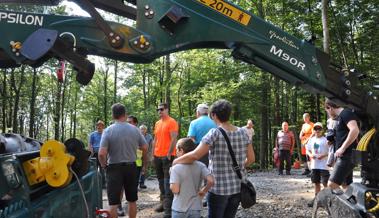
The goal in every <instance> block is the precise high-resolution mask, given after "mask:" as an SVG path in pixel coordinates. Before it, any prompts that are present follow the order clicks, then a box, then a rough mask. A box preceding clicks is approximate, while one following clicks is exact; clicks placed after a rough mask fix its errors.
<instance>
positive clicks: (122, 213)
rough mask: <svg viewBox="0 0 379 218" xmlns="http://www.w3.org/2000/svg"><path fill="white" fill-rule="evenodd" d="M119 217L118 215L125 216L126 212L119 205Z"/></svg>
mask: <svg viewBox="0 0 379 218" xmlns="http://www.w3.org/2000/svg"><path fill="white" fill-rule="evenodd" d="M117 215H118V216H125V212H124V210H123V209H122V207H121V205H119V206H118V207H117Z"/></svg>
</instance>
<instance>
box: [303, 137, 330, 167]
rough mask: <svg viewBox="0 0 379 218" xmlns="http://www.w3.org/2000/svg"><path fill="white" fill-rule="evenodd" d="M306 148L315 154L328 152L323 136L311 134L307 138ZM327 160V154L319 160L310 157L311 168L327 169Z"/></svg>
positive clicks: (326, 142)
mask: <svg viewBox="0 0 379 218" xmlns="http://www.w3.org/2000/svg"><path fill="white" fill-rule="evenodd" d="M306 148H307V150H308V151H310V152H311V153H312V154H315V155H316V156H317V155H325V154H328V153H329V146H328V141H327V140H326V138H325V137H324V136H321V137H319V138H318V137H316V136H313V137H312V138H310V139H309V140H308V143H307V144H306ZM327 160H328V155H326V156H325V157H324V158H323V159H321V160H319V159H317V158H312V159H311V169H320V170H328V169H329V168H328V166H327V165H326V163H327Z"/></svg>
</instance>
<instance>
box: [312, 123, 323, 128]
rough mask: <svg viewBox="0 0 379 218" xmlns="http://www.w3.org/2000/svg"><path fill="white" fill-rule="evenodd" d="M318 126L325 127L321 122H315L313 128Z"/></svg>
mask: <svg viewBox="0 0 379 218" xmlns="http://www.w3.org/2000/svg"><path fill="white" fill-rule="evenodd" d="M316 126H319V127H321V128H323V127H322V123H320V122H317V123H315V124H314V125H313V128H315V127H316Z"/></svg>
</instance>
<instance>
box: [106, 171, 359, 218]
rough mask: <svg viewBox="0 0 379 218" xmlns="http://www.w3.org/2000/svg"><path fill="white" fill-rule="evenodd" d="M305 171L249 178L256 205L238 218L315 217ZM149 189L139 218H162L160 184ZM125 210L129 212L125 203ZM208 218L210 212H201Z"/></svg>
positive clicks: (152, 183)
mask: <svg viewBox="0 0 379 218" xmlns="http://www.w3.org/2000/svg"><path fill="white" fill-rule="evenodd" d="M301 172H302V170H292V171H291V175H281V176H279V175H277V172H276V171H274V170H271V171H266V172H254V173H251V174H249V178H250V179H251V181H252V182H253V183H254V186H255V188H256V191H257V204H256V205H254V206H253V207H252V208H249V209H243V208H242V207H239V208H238V212H237V215H236V217H241V218H245V217H252V218H266V217H267V218H268V217H273V218H274V217H275V218H277V217H285V218H308V217H312V214H311V211H312V208H309V207H308V206H307V203H308V202H309V201H310V200H311V199H312V198H313V196H314V193H313V192H314V189H313V185H312V183H311V181H310V178H308V177H305V176H302V175H301ZM358 175H359V172H355V173H354V182H358V181H359V176H358ZM146 185H147V187H148V188H147V189H145V190H139V195H138V198H139V200H138V202H137V205H138V214H137V217H152V218H158V217H162V213H156V212H154V208H155V207H156V206H157V205H158V203H159V188H158V182H157V180H156V179H154V178H149V179H148V180H146ZM103 205H104V208H108V199H107V195H106V192H105V190H103ZM123 208H124V209H125V210H127V206H126V204H125V203H124V204H123ZM318 215H319V216H318V217H321V218H323V217H327V215H326V213H325V211H319V213H318ZM202 216H203V217H207V208H204V209H203V211H202Z"/></svg>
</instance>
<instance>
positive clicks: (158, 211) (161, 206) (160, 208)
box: [154, 202, 163, 213]
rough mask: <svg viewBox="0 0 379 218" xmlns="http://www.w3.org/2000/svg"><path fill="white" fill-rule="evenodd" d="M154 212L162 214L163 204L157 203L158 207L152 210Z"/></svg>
mask: <svg viewBox="0 0 379 218" xmlns="http://www.w3.org/2000/svg"><path fill="white" fill-rule="evenodd" d="M154 211H155V212H157V213H162V212H163V204H162V202H160V203H159V205H158V206H157V207H156V208H155V209H154Z"/></svg>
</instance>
